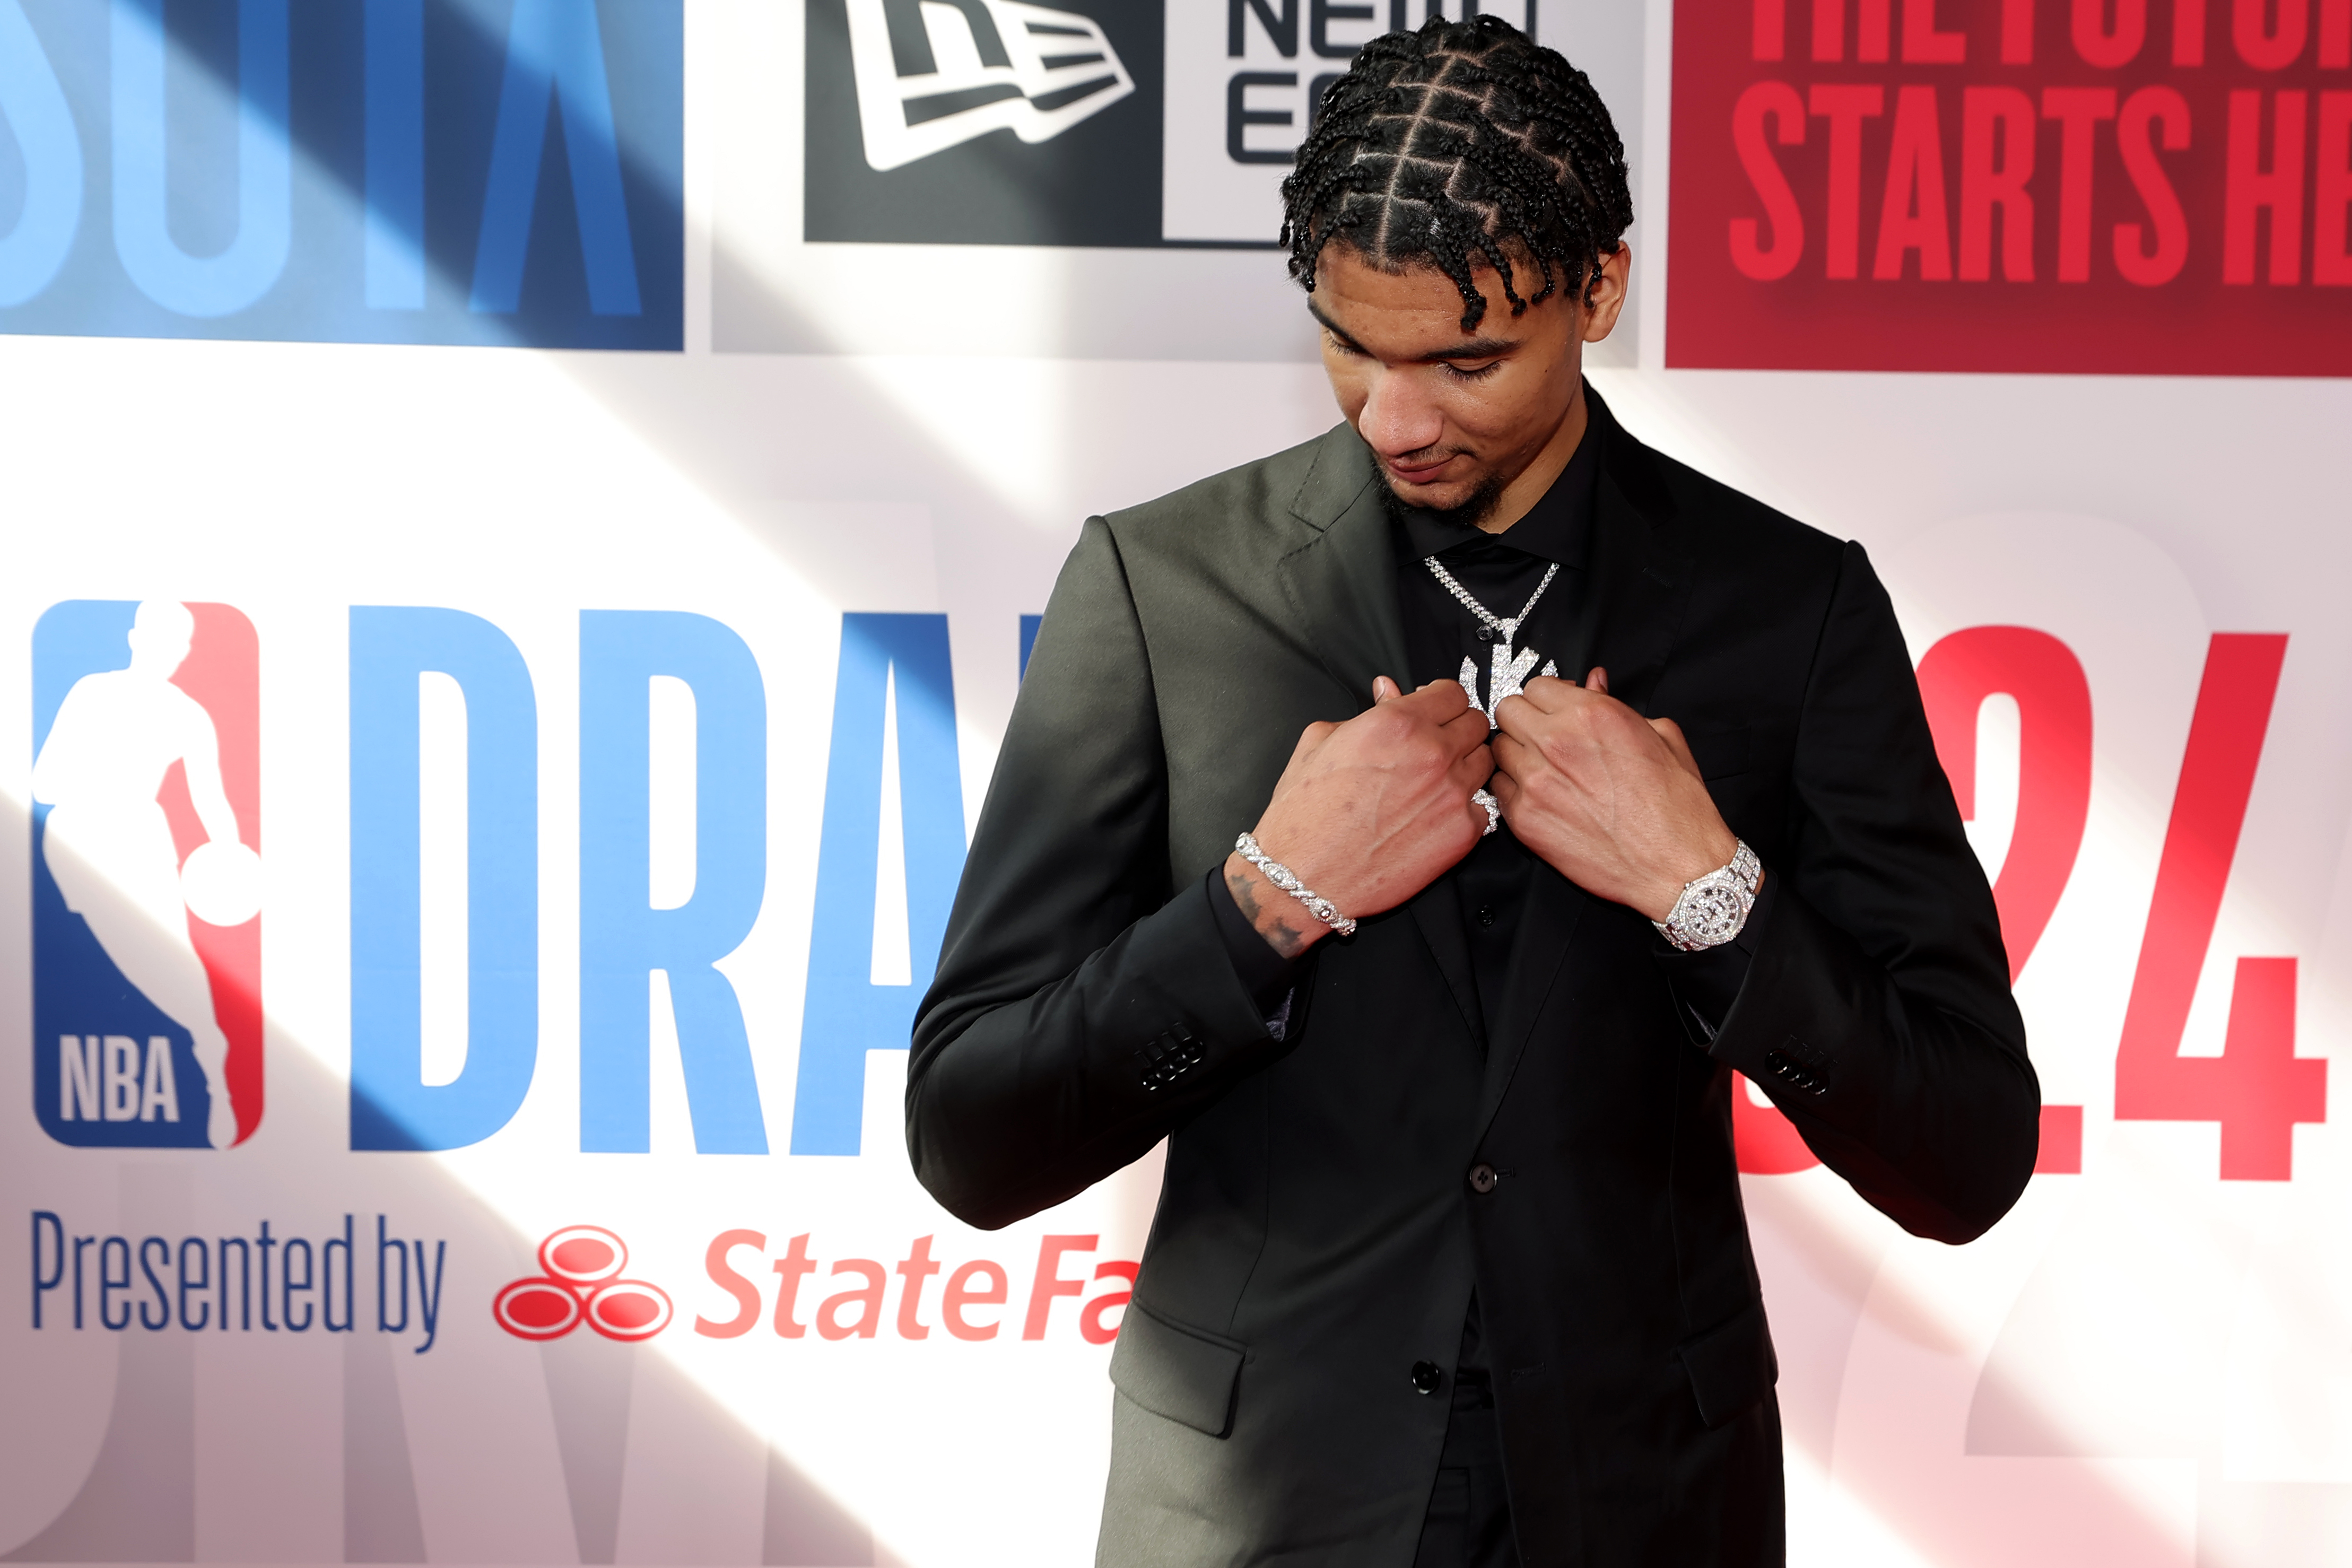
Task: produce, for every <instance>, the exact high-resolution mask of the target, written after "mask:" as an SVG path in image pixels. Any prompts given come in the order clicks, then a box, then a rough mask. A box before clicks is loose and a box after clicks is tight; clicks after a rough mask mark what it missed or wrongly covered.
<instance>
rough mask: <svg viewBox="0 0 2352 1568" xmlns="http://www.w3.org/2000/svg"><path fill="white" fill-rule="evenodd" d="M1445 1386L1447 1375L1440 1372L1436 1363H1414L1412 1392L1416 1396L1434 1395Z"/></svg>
mask: <svg viewBox="0 0 2352 1568" xmlns="http://www.w3.org/2000/svg"><path fill="white" fill-rule="evenodd" d="M1444 1385H1445V1373H1443V1372H1441V1371H1439V1370H1438V1366H1437V1363H1435V1362H1433V1361H1417V1362H1415V1363H1412V1391H1413V1392H1414V1393H1415V1394H1434V1393H1436V1392H1437V1391H1438V1390H1439V1389H1440V1388H1442V1387H1444Z"/></svg>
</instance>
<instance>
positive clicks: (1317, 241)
mask: <svg viewBox="0 0 2352 1568" xmlns="http://www.w3.org/2000/svg"><path fill="white" fill-rule="evenodd" d="M1282 204H1283V216H1282V243H1283V245H1284V246H1285V247H1287V248H1288V250H1289V252H1290V275H1291V276H1292V277H1293V278H1295V279H1297V280H1298V282H1299V285H1300V286H1301V287H1302V288H1305V289H1308V290H1310V291H1311V290H1312V289H1314V287H1315V268H1316V263H1317V262H1318V259H1319V258H1321V256H1322V254H1323V248H1324V247H1326V246H1328V245H1329V244H1331V243H1332V242H1333V241H1335V240H1336V241H1338V242H1339V243H1340V244H1343V245H1346V246H1348V247H1351V248H1353V249H1354V250H1355V251H1357V252H1358V253H1359V254H1360V255H1361V256H1362V257H1363V258H1364V259H1365V260H1366V261H1369V262H1370V263H1371V264H1372V265H1373V266H1375V267H1380V268H1391V269H1394V268H1403V267H1406V266H1410V265H1412V264H1413V263H1416V262H1423V263H1428V264H1432V265H1434V266H1435V267H1437V268H1439V269H1440V270H1441V271H1443V272H1444V274H1445V275H1446V277H1448V278H1449V279H1453V281H1454V287H1455V288H1457V289H1460V290H1461V291H1462V307H1463V309H1462V330H1463V331H1465V332H1466V331H1471V330H1472V329H1474V328H1475V327H1476V326H1477V324H1478V322H1479V321H1480V320H1481V319H1482V318H1484V317H1485V315H1486V296H1485V295H1484V294H1482V293H1480V292H1479V291H1478V287H1477V284H1476V283H1475V281H1474V279H1473V278H1472V272H1473V270H1474V269H1475V267H1476V266H1477V264H1478V263H1479V262H1480V261H1482V260H1483V261H1485V262H1486V264H1487V265H1488V266H1490V267H1492V268H1494V269H1495V271H1496V274H1497V276H1499V277H1500V278H1501V279H1502V284H1503V297H1504V298H1505V299H1506V300H1508V301H1509V302H1510V306H1511V313H1512V314H1513V315H1515V316H1516V315H1517V314H1518V313H1519V312H1521V311H1523V310H1526V309H1527V308H1528V306H1529V305H1530V304H1538V303H1540V302H1541V301H1543V300H1547V299H1549V298H1550V297H1551V295H1552V294H1553V293H1554V292H1556V291H1557V290H1558V289H1559V288H1560V287H1561V285H1562V284H1563V283H1566V284H1567V285H1568V286H1570V287H1580V288H1581V289H1582V290H1583V292H1582V296H1581V297H1582V299H1583V301H1584V303H1585V304H1587V305H1588V306H1589V305H1590V304H1591V302H1592V287H1593V283H1594V281H1595V279H1597V277H1598V268H1599V267H1600V264H1601V261H1602V260H1603V259H1605V258H1608V257H1610V256H1612V255H1613V254H1615V252H1616V250H1617V246H1618V242H1619V240H1620V239H1621V238H1622V237H1623V235H1624V233H1625V230H1626V228H1627V227H1628V226H1630V225H1631V224H1632V223H1633V195H1632V193H1631V192H1630V190H1629V189H1628V188H1627V184H1626V176H1625V146H1624V143H1623V142H1621V141H1619V140H1618V136H1617V128H1616V126H1615V125H1613V124H1612V123H1611V121H1610V119H1609V110H1607V109H1606V108H1605V107H1603V106H1602V104H1601V98H1600V95H1599V94H1597V93H1595V92H1594V91H1593V90H1592V83H1591V80H1590V79H1588V78H1587V77H1586V76H1585V74H1584V73H1583V72H1582V71H1580V70H1578V69H1577V68H1575V67H1574V66H1571V65H1570V64H1569V63H1568V61H1567V60H1565V59H1563V58H1560V56H1559V52H1558V51H1557V50H1553V49H1548V48H1545V47H1542V46H1541V45H1539V44H1538V43H1536V42H1535V41H1534V40H1533V39H1531V38H1529V37H1528V36H1527V35H1526V34H1525V33H1522V32H1520V31H1519V30H1518V29H1517V27H1514V26H1511V25H1510V24H1509V23H1507V22H1505V21H1503V20H1502V19H1501V18H1499V17H1496V16H1476V17H1473V18H1471V19H1470V20H1468V21H1464V22H1449V21H1446V20H1445V19H1444V17H1442V16H1439V17H1433V18H1431V19H1430V20H1429V21H1428V22H1426V23H1424V24H1423V26H1422V27H1421V28H1420V30H1419V31H1417V32H1410V33H1390V34H1387V35H1385V36H1383V37H1378V38H1374V39H1373V40H1372V41H1371V42H1370V43H1369V44H1367V45H1365V46H1364V47H1363V48H1362V49H1360V50H1359V51H1358V53H1357V55H1356V58H1355V62H1354V63H1353V64H1352V65H1351V66H1349V69H1348V74H1347V75H1345V76H1343V77H1341V78H1340V79H1339V80H1338V81H1336V82H1333V83H1332V84H1331V86H1330V87H1329V88H1328V89H1327V90H1326V91H1325V92H1324V95H1323V101H1322V104H1321V105H1320V111H1319V114H1318V118H1317V120H1316V121H1315V126H1314V129H1313V130H1311V131H1309V132H1307V140H1306V141H1305V142H1302V143H1301V144H1300V146H1299V149H1298V158H1297V166H1296V167H1295V168H1294V169H1293V170H1292V172H1291V174H1290V177H1289V178H1287V179H1286V180H1284V181H1283V182H1282ZM1514 252H1517V253H1520V255H1521V258H1522V259H1523V260H1531V261H1532V262H1533V263H1534V265H1535V268H1536V270H1537V272H1538V275H1539V276H1540V277H1541V278H1542V279H1543V287H1542V288H1541V289H1538V291H1537V292H1536V295H1535V297H1534V299H1532V300H1523V299H1521V298H1520V297H1519V293H1518V290H1517V288H1516V287H1515V286H1514V284H1513V281H1512V268H1511V265H1510V258H1511V255H1512V253H1514Z"/></svg>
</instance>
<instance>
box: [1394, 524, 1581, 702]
mask: <svg viewBox="0 0 2352 1568" xmlns="http://www.w3.org/2000/svg"><path fill="white" fill-rule="evenodd" d="M1421 563H1422V564H1423V566H1426V567H1428V568H1429V570H1430V572H1431V574H1433V575H1434V576H1435V577H1436V578H1437V581H1438V583H1439V584H1440V585H1441V586H1443V587H1444V589H1445V591H1446V592H1447V593H1449V594H1451V595H1454V598H1455V600H1456V601H1458V602H1459V603H1460V604H1461V605H1462V607H1463V608H1464V609H1465V610H1467V611H1469V612H1470V613H1471V614H1472V615H1474V616H1477V617H1478V621H1479V624H1480V625H1481V626H1485V627H1486V629H1487V630H1489V631H1491V632H1493V633H1494V634H1495V652H1494V657H1493V658H1492V659H1491V660H1490V661H1489V663H1488V666H1487V669H1486V701H1484V702H1481V701H1479V700H1478V666H1477V664H1476V662H1475V661H1474V660H1472V659H1468V658H1465V659H1464V660H1463V661H1462V674H1461V676H1460V677H1459V679H1460V680H1461V682H1462V689H1463V690H1464V691H1466V692H1468V693H1469V694H1470V706H1471V707H1473V708H1475V709H1477V710H1479V711H1480V712H1482V713H1484V714H1486V728H1487V729H1489V730H1492V729H1495V728H1496V726H1497V723H1498V721H1497V720H1496V718H1495V710H1496V708H1498V707H1500V706H1501V705H1502V701H1503V699H1504V698H1506V697H1511V696H1516V695H1517V693H1518V691H1519V689H1520V687H1521V685H1522V684H1523V683H1524V682H1525V681H1526V680H1527V678H1528V672H1529V671H1530V670H1533V669H1534V668H1535V667H1536V660H1537V659H1538V658H1543V656H1542V655H1541V654H1539V653H1538V652H1536V650H1535V649H1533V648H1531V647H1528V648H1521V649H1519V650H1518V651H1517V652H1516V653H1514V652H1513V651H1512V650H1511V639H1512V638H1513V637H1517V636H1518V635H1519V628H1520V627H1521V626H1525V625H1527V622H1528V616H1530V615H1533V614H1534V613H1535V607H1536V601H1537V600H1538V599H1540V598H1542V597H1543V596H1544V590H1545V589H1546V588H1549V587H1550V586H1551V580H1552V579H1553V578H1554V577H1557V576H1559V562H1557V561H1555V562H1553V563H1551V564H1550V565H1549V567H1547V568H1546V569H1545V571H1544V574H1543V581H1542V582H1540V583H1538V584H1536V591H1535V592H1534V593H1532V594H1530V595H1528V602H1527V603H1526V604H1525V605H1521V606H1520V608H1519V613H1518V614H1517V615H1516V616H1509V617H1508V618H1506V617H1504V616H1498V615H1496V614H1495V613H1494V612H1493V611H1492V610H1489V609H1488V608H1486V605H1482V604H1480V603H1479V602H1478V601H1477V600H1475V599H1474V598H1472V597H1471V596H1470V590H1469V589H1467V588H1465V587H1464V586H1463V585H1462V584H1459V583H1457V582H1455V581H1454V574H1453V573H1451V572H1448V571H1447V570H1446V569H1445V568H1444V566H1442V565H1440V564H1438V560H1437V557H1436V556H1434V555H1424V556H1423V557H1422V560H1421ZM1541 673H1543V674H1545V675H1549V676H1553V677H1555V678H1556V677H1558V676H1559V665H1558V664H1556V663H1554V662H1553V661H1552V660H1550V659H1548V658H1547V659H1544V667H1543V669H1542V672H1541Z"/></svg>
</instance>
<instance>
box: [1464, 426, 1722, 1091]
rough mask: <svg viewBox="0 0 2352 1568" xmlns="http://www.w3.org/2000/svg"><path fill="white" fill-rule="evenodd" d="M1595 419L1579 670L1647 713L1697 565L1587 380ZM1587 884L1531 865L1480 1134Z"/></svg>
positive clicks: (1489, 1057)
mask: <svg viewBox="0 0 2352 1568" xmlns="http://www.w3.org/2000/svg"><path fill="white" fill-rule="evenodd" d="M1585 395H1586V396H1587V397H1588V398H1589V399H1590V400H1591V417H1592V424H1591V429H1590V431H1589V433H1588V435H1587V437H1586V438H1587V439H1588V440H1591V439H1598V440H1599V441H1600V442H1601V477H1600V482H1599V486H1598V493H1597V495H1596V496H1595V504H1594V506H1593V514H1592V549H1591V554H1590V556H1589V557H1588V559H1589V561H1590V562H1591V567H1590V570H1591V584H1590V587H1589V589H1588V592H1590V593H1591V595H1593V597H1592V601H1591V602H1592V613H1591V616H1590V617H1589V618H1588V619H1587V621H1586V626H1587V627H1588V628H1589V629H1588V631H1587V633H1586V636H1587V637H1588V638H1589V641H1588V644H1587V646H1586V647H1584V649H1583V650H1582V651H1581V652H1580V655H1579V658H1578V659H1577V662H1576V665H1575V671H1574V672H1575V674H1576V675H1577V676H1578V677H1579V678H1581V676H1582V674H1583V672H1584V671H1586V670H1589V669H1591V668H1592V667H1593V666H1594V665H1596V664H1597V665H1601V666H1602V667H1603V668H1606V669H1607V670H1608V671H1609V690H1610V694H1611V695H1612V696H1613V697H1615V698H1617V699H1618V700H1620V701H1622V702H1624V703H1626V704H1627V705H1629V706H1630V707H1632V708H1633V709H1634V710H1636V711H1639V712H1642V713H1645V714H1646V713H1647V712H1648V711H1649V702H1650V699H1651V697H1652V696H1653V694H1654V693H1655V691H1656V690H1657V687H1658V680H1659V678H1660V677H1661V676H1662V675H1664V672H1665V668H1666V661H1667V658H1668V656H1669V655H1670V654H1671V653H1672V651H1673V648H1674V641H1675V632H1676V631H1677V630H1678V629H1679V628H1680V626H1681V625H1682V618H1683V612H1684V609H1685V606H1686V605H1688V603H1689V600H1690V594H1691V582H1692V578H1693V576H1694V575H1695V573H1694V571H1693V567H1692V562H1691V559H1690V556H1689V552H1687V551H1686V550H1685V549H1684V548H1683V545H1682V542H1681V541H1680V540H1679V539H1677V538H1676V537H1675V532H1676V531H1675V529H1674V528H1673V527H1672V526H1671V525H1672V523H1673V521H1674V519H1675V501H1674V497H1673V495H1672V493H1671V492H1670V491H1669V490H1668V489H1667V488H1666V484H1665V479H1664V475H1663V474H1662V473H1661V472H1660V471H1659V468H1658V465H1657V459H1656V458H1655V457H1654V456H1653V455H1652V453H1651V452H1650V449H1649V448H1648V447H1644V446H1643V445H1642V444H1641V443H1640V442H1639V441H1636V440H1634V439H1633V437H1631V436H1629V435H1627V434H1626V433H1625V431H1624V429H1623V427H1622V426H1619V425H1618V423H1617V421H1616V418H1615V416H1612V414H1611V413H1610V412H1609V406H1608V405H1607V404H1605V403H1603V402H1602V401H1601V395H1600V394H1599V393H1597V392H1595V391H1593V390H1592V388H1591V385H1590V384H1587V385H1586V387H1585ZM1591 901H1592V897H1591V894H1589V893H1587V892H1586V891H1585V890H1584V889H1581V888H1580V887H1578V886H1577V885H1576V884H1575V883H1573V882H1570V880H1569V879H1567V878H1565V877H1563V876H1561V875H1560V874H1559V872H1557V871H1554V870H1552V869H1551V868H1549V867H1540V868H1538V869H1537V871H1536V874H1535V878H1534V879H1533V881H1532V883H1531V884H1530V886H1529V887H1528V906H1527V910H1526V912H1525V914H1524V915H1523V916H1522V917H1521V921H1520V927H1519V934H1518V938H1517V942H1516V944H1515V945H1514V947H1513V949H1512V952H1511V966H1510V973H1509V977H1508V979H1507V981H1506V982H1505V984H1504V988H1503V1001H1502V1006H1501V1007H1500V1009H1499V1015H1500V1016H1497V1017H1496V1018H1493V1019H1490V1020H1488V1041H1489V1044H1488V1048H1487V1053H1486V1092H1485V1096H1484V1099H1483V1100H1482V1102H1481V1105H1480V1109H1479V1118H1478V1125H1479V1128H1480V1132H1481V1135H1482V1136H1483V1135H1484V1131H1485V1128H1486V1124H1487V1122H1488V1121H1491V1120H1492V1119H1493V1117H1494V1114H1495V1111H1496V1109H1497V1108H1498V1107H1500V1106H1501V1104H1502V1102H1503V1096H1504V1094H1505V1092H1506V1091H1507V1089H1509V1087H1510V1081H1511V1075H1512V1073H1513V1072H1514V1071H1516V1070H1517V1067H1518V1061H1519V1056H1520V1053H1521V1052H1523V1051H1524V1050H1525V1049H1526V1048H1527V1043H1528V1037H1530V1036H1531V1035H1532V1034H1533V1033H1534V1030H1535V1025H1536V1020H1537V1019H1538V1017H1539V1016H1541V1014H1542V1012H1543V1007H1544V1003H1545V1000H1546V999H1547V998H1548V997H1549V995H1550V994H1551V990H1552V986H1553V984H1554V983H1555V982H1556V981H1557V980H1558V978H1559V970H1560V965H1561V963H1563V962H1564V961H1565V960H1566V958H1567V956H1568V948H1569V944H1570V942H1571V941H1573V940H1574V938H1575V935H1576V928H1577V925H1578V923H1579V921H1580V920H1581V919H1582V917H1583V915H1584V912H1585V909H1586V906H1587V905H1589V904H1590V903H1591Z"/></svg>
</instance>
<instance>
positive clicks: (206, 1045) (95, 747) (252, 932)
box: [33, 599, 262, 1149]
mask: <svg viewBox="0 0 2352 1568" xmlns="http://www.w3.org/2000/svg"><path fill="white" fill-rule="evenodd" d="M258 665H259V647H258V645H257V642H256V639H255V637H254V634H253V626H252V623H250V622H249V621H247V619H246V618H245V616H242V615H240V614H238V613H237V612H236V610H234V609H231V608H230V607H229V606H228V605H182V604H178V603H175V602H173V601H172V600H168V599H150V600H147V601H145V602H143V603H132V602H131V601H129V600H107V599H74V600H68V601H67V602H66V603H64V604H60V605H52V606H51V607H50V608H49V610H48V611H47V613H46V614H44V615H43V616H41V618H40V620H39V622H38V623H37V625H36V626H34V628H33V1105H34V1110H35V1111H36V1113H37V1115H38V1116H39V1117H40V1120H41V1125H42V1126H43V1127H44V1128H46V1129H47V1131H48V1133H49V1136H51V1137H52V1138H55V1139H57V1140H58V1142H62V1143H76V1144H85V1145H100V1146H106V1147H115V1148H121V1147H140V1148H157V1147H165V1148H170V1147H179V1148H196V1149H202V1148H206V1147H210V1148H215V1149H226V1148H227V1147H229V1146H230V1145H231V1144H234V1143H238V1142H243V1141H244V1140H245V1139H247V1138H249V1137H251V1136H252V1135H253V1131H254V1129H255V1128H256V1127H257V1126H258V1125H259V1124H260V1122H261V1092H262V1064H261V1017H262V1015H261V918H260V910H261V860H260V846H261V810H260V806H261V790H260V777H259V773H260V729H259V720H260V700H259V690H258V674H259V671H258Z"/></svg>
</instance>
